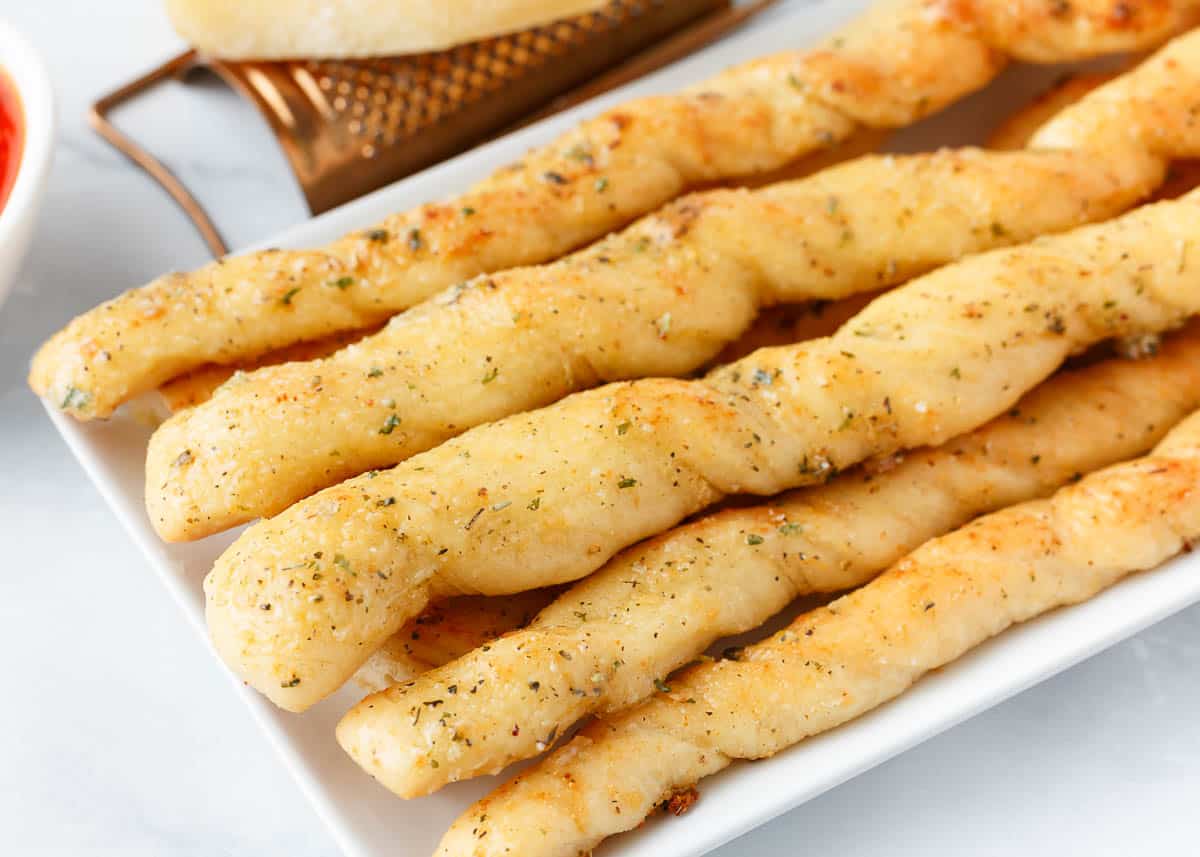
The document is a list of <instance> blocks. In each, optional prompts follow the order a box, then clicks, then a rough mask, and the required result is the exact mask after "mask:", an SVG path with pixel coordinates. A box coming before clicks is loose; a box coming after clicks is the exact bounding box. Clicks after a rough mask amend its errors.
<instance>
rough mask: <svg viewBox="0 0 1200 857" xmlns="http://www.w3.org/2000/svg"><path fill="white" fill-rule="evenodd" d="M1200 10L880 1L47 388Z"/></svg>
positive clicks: (225, 345) (617, 210)
mask: <svg viewBox="0 0 1200 857" xmlns="http://www.w3.org/2000/svg"><path fill="white" fill-rule="evenodd" d="M1198 5H1200V4H1198V3H1197V2H1196V0H1142V2H1136V0H1074V2H1072V3H1069V4H1067V3H1047V2H1044V0H1021V2H1011V0H881V2H879V3H877V4H876V5H874V6H873V7H872V8H871V9H870V10H869V11H867V12H866V13H865V14H864V15H862V16H860V17H859V18H857V19H856V20H855V21H853V22H851V23H850V24H849V25H848V26H847V27H845V28H844V29H842V30H841V31H840V32H839V33H837V34H836V35H834V36H832V37H830V38H828V39H826V40H825V41H824V42H823V43H821V44H820V45H819V46H817V47H816V48H814V49H811V50H804V51H792V52H787V53H782V54H777V55H774V56H771V57H767V58H765V59H761V60H758V61H755V62H751V63H747V64H744V65H741V66H737V67H735V68H733V69H731V70H729V71H727V72H725V73H723V74H720V75H718V76H717V77H715V78H712V79H711V80H709V81H706V82H704V83H702V84H700V85H698V86H695V87H692V88H690V89H687V90H685V91H683V92H681V93H679V94H676V95H666V96H657V97H650V98H643V99H639V100H636V101H632V102H629V103H627V104H625V105H623V106H620V107H617V108H614V109H611V110H608V111H607V112H605V113H603V114H602V115H600V116H599V117H597V118H595V119H592V120H590V121H587V122H585V123H583V124H582V125H580V126H579V127H577V128H576V129H574V130H572V131H570V132H568V133H566V134H564V135H563V136H562V137H560V138H559V139H557V140H555V141H554V142H553V143H551V144H549V145H546V146H544V147H542V148H539V149H536V150H534V151H532V152H530V153H529V154H528V155H527V156H526V157H525V158H524V159H523V160H521V161H520V162H518V163H515V164H513V165H511V166H509V167H507V168H505V169H502V170H501V171H499V172H497V173H496V174H494V175H493V176H492V177H490V178H489V179H487V180H485V181H483V182H481V183H479V184H478V185H476V186H475V187H474V188H472V189H471V190H469V191H467V192H466V193H464V194H462V195H461V196H459V197H457V198H454V199H452V200H450V201H448V202H445V203H432V204H427V205H424V206H422V207H420V208H418V209H415V210H412V211H407V212H402V213H399V214H396V215H393V216H391V217H389V218H387V219H386V220H384V221H383V222H382V223H380V224H379V225H378V226H377V227H375V228H373V229H368V230H364V231H362V232H359V233H355V234H352V235H349V236H347V237H345V238H343V239H341V240H339V241H337V242H334V243H333V244H331V245H329V246H327V247H325V248H323V249H320V250H309V251H296V250H286V251H284V250H276V251H265V252H259V253H253V254H249V255H245V256H234V257H230V258H227V259H223V260H220V261H218V262H216V263H213V264H211V265H208V266H205V267H203V268H201V269H199V270H197V271H194V272H192V273H175V274H168V275H166V276H164V277H162V278H160V279H158V280H155V281H154V282H152V283H150V284H149V285H146V286H143V287H141V288H137V289H133V290H131V291H128V292H126V293H125V294H123V295H121V296H119V297H117V298H115V299H113V300H111V301H109V302H107V303H105V304H102V305H101V306H100V307H98V308H96V309H94V310H92V311H90V312H88V313H85V314H84V315H82V316H80V317H78V318H76V319H75V320H74V321H72V322H71V323H70V324H69V325H68V326H67V327H66V328H65V329H63V330H62V331H60V332H59V333H57V334H55V335H54V336H53V337H52V338H51V339H50V340H49V342H47V343H46V344H45V345H44V346H43V347H42V349H41V350H40V351H39V352H38V354H37V356H36V357H35V359H34V362H33V367H32V371H31V374H30V379H29V380H30V384H31V386H32V387H33V389H34V390H35V391H36V392H37V393H38V394H39V395H42V396H44V397H46V398H48V399H49V400H50V401H52V402H53V403H54V404H55V405H57V406H59V407H61V408H62V409H63V410H65V411H67V412H69V413H71V414H73V415H74V416H76V417H79V418H81V419H92V418H96V417H105V416H107V415H109V414H110V413H112V411H113V410H114V408H116V407H117V406H118V405H119V404H120V403H121V402H123V401H125V400H126V399H128V398H130V397H132V396H134V395H137V394H138V393H140V392H144V391H148V390H151V389H153V388H155V387H157V386H158V385H160V384H161V383H163V382H164V381H166V380H168V379H170V378H172V377H175V376H177V375H180V374H182V373H184V372H186V371H188V370H190V369H193V368H196V367H198V366H201V365H203V364H206V363H214V362H215V363H234V362H238V361H241V360H245V359H249V358H253V357H255V356H257V355H259V354H262V353H265V352H268V351H271V350H274V349H277V348H281V347H284V346H287V345H291V344H293V343H295V342H298V341H302V340H308V339H318V338H321V337H324V336H327V335H329V334H331V333H334V332H337V331H341V330H347V329H353V328H359V327H368V326H370V325H372V324H377V323H379V322H381V321H383V320H384V319H386V318H387V317H388V316H390V315H392V314H393V313H395V312H397V311H399V310H402V309H405V308H407V307H410V306H412V305H414V304H416V303H418V302H420V301H421V300H423V299H425V298H426V297H429V296H430V295H432V294H434V293H436V292H437V291H439V290H440V289H443V288H445V287H447V286H449V285H451V284H453V283H456V282H460V281H462V280H465V279H467V278H469V277H472V276H474V275H476V274H480V273H484V272H490V271H496V270H500V269H504V268H511V267H515V266H518V265H528V264H534V263H539V262H544V261H547V260H549V259H553V258H557V257H558V256H560V255H561V254H563V253H564V252H567V251H569V250H571V249H572V248H575V247H578V246H580V245H582V244H585V243H587V242H588V241H591V240H594V239H596V238H598V237H600V236H601V235H604V234H605V233H606V232H608V231H609V230H611V229H614V228H616V227H618V226H621V225H622V224H624V223H626V222H628V221H629V220H631V219H632V218H634V217H636V216H638V215H641V214H644V213H645V212H647V211H651V210H653V209H654V208H657V207H658V206H660V205H662V204H663V203H665V202H667V201H668V200H670V199H672V198H674V197H676V196H678V195H679V194H680V193H681V192H683V191H685V190H686V189H688V188H689V187H694V186H695V185H697V184H701V183H706V182H714V181H720V180H729V179H736V178H738V177H740V176H752V175H754V174H758V173H764V172H769V171H771V170H774V169H776V168H778V167H781V166H783V165H785V164H786V163H788V162H789V161H793V160H795V159H796V158H798V157H801V156H803V155H805V154H806V153H808V152H812V151H814V150H818V149H820V148H822V147H826V146H829V145H831V144H833V143H836V142H838V141H839V140H842V139H844V138H846V137H847V136H849V135H850V134H851V133H852V132H853V131H854V130H855V129H857V128H860V127H862V126H869V127H893V126H900V125H906V124H909V123H911V122H913V121H915V120H917V119H919V118H921V117H922V116H925V115H927V114H929V113H931V112H933V111H936V110H938V109H940V108H942V107H944V106H945V105H946V104H949V103H950V102H952V101H954V100H956V99H957V98H959V97H961V96H963V95H965V94H967V93H969V92H972V91H974V90H976V89H978V88H980V87H981V86H983V85H984V84H986V83H987V82H988V81H989V80H991V79H992V77H994V76H995V74H996V73H997V71H998V70H999V69H1000V68H1001V67H1002V66H1003V65H1004V61H1005V60H1004V57H1005V55H1008V56H1013V57H1018V58H1028V59H1033V60H1037V61H1062V60H1067V59H1072V58H1077V57H1082V56H1091V55H1095V54H1099V53H1111V52H1115V51H1121V50H1130V49H1134V48H1138V47H1143V46H1147V45H1152V44H1155V43H1157V42H1159V41H1161V40H1162V39H1165V38H1166V37H1168V36H1169V35H1170V34H1171V33H1173V32H1177V31H1178V30H1180V29H1181V28H1182V27H1183V26H1185V25H1186V24H1187V23H1188V22H1189V21H1190V20H1191V19H1192V18H1193V17H1194V15H1195V12H1196V9H1197V6H1198ZM948 68H952V69H954V73H953V74H946V73H945V70H946V69H948Z"/></svg>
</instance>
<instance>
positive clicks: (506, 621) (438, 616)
mask: <svg viewBox="0 0 1200 857" xmlns="http://www.w3.org/2000/svg"><path fill="white" fill-rule="evenodd" d="M866 304H867V301H866V299H865V297H864V296H858V297H854V298H848V299H846V300H844V301H836V302H834V303H832V304H829V305H824V304H813V305H807V306H781V307H776V308H775V309H773V310H768V311H767V312H765V313H763V314H762V315H760V316H759V317H758V319H757V320H756V321H755V323H754V326H753V327H752V328H751V329H750V331H749V332H747V334H746V335H745V336H743V337H741V338H739V339H738V340H737V342H735V343H733V344H732V345H731V346H730V347H729V348H727V349H726V350H725V351H724V352H723V353H722V355H721V358H720V359H721V362H729V361H731V360H736V359H738V358H739V357H743V356H745V355H746V354H749V353H750V352H751V351H754V350H755V349H756V348H763V347H766V346H768V345H783V344H788V343H793V342H799V341H801V340H805V339H813V338H816V337H818V336H828V335H829V334H831V333H833V332H834V331H835V330H837V329H838V328H839V327H841V325H842V323H843V322H844V321H846V320H847V319H849V318H850V317H851V316H853V315H854V314H855V313H856V312H858V311H859V310H861V309H862V308H863V307H864V306H866ZM1198 404H1200V403H1198ZM556 593H557V589H555V588H552V589H535V590H532V591H529V592H517V593H514V594H512V595H492V596H486V597H478V596H465V597H462V598H452V599H450V600H448V601H443V602H440V603H438V604H434V605H432V606H431V607H429V608H428V609H426V610H425V611H423V612H422V613H421V615H420V616H417V617H416V618H415V619H413V620H411V621H410V622H409V623H408V624H407V625H405V626H404V627H403V628H401V629H400V630H399V631H397V632H396V633H395V634H393V635H392V636H391V637H390V638H389V639H388V640H387V642H386V643H384V644H383V646H381V647H380V648H379V649H377V650H376V651H375V652H374V653H373V654H372V655H371V657H370V658H369V659H368V660H367V662H366V663H365V664H363V665H362V667H360V668H359V669H358V671H357V672H356V673H355V674H354V681H355V682H356V683H357V684H358V685H360V686H361V687H364V688H366V689H367V690H371V691H378V690H385V689H386V688H388V687H391V686H392V685H393V684H397V683H399V682H402V681H408V680H409V679H412V678H415V677H416V676H418V675H420V674H421V673H423V672H426V671H428V670H431V669H433V668H434V667H439V666H442V665H443V664H445V663H448V662H450V661H452V660H454V659H455V658H458V657H461V656H463V655H465V654H466V653H467V652H469V651H471V650H472V649H477V648H479V646H481V645H483V644H484V643H489V642H491V641H492V640H494V639H495V638H497V637H499V636H501V635H502V634H505V633H507V632H509V631H514V630H516V629H518V628H522V627H524V626H525V625H527V624H528V623H529V620H530V619H532V618H533V616H534V615H535V614H536V613H537V612H538V611H539V610H541V609H542V608H543V607H545V606H546V605H547V604H549V603H550V602H551V601H552V600H554V595H555V594H556Z"/></svg>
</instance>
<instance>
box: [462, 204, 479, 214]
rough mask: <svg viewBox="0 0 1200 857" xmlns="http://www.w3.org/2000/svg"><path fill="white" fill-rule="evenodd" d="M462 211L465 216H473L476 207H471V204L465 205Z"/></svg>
mask: <svg viewBox="0 0 1200 857" xmlns="http://www.w3.org/2000/svg"><path fill="white" fill-rule="evenodd" d="M460 211H461V212H462V216H463V217H471V216H472V215H474V214H475V209H473V208H471V206H469V205H464V206H463V207H462V208H461V209H460Z"/></svg>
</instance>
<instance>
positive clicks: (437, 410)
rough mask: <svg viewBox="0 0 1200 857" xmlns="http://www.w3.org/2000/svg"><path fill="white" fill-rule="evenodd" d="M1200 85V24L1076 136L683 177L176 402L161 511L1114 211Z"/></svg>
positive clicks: (195, 532) (161, 433) (161, 436)
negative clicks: (611, 219)
mask: <svg viewBox="0 0 1200 857" xmlns="http://www.w3.org/2000/svg"><path fill="white" fill-rule="evenodd" d="M1198 100H1200V32H1197V33H1194V34H1191V35H1188V36H1184V37H1181V38H1180V39H1178V40H1177V41H1176V42H1174V43H1172V44H1171V45H1169V46H1168V47H1167V48H1165V49H1163V50H1162V51H1160V52H1159V53H1158V54H1157V55H1156V56H1155V57H1154V58H1153V59H1151V60H1149V61H1148V62H1146V63H1144V64H1143V65H1142V66H1141V67H1139V68H1138V69H1137V70H1136V71H1134V72H1132V73H1130V74H1129V75H1127V76H1126V77H1123V78H1121V79H1119V80H1117V81H1114V82H1112V83H1110V84H1109V85H1108V86H1107V87H1105V88H1104V89H1103V90H1101V91H1100V92H1097V93H1094V94H1093V96H1092V97H1090V98H1087V99H1085V100H1084V101H1083V102H1081V103H1080V104H1078V105H1076V106H1075V107H1074V108H1072V109H1071V110H1069V111H1068V112H1067V116H1065V117H1064V119H1063V123H1065V124H1066V128H1065V129H1064V128H1062V127H1059V126H1057V125H1056V126H1054V128H1053V129H1048V131H1053V141H1054V144H1055V145H1056V146H1057V147H1058V148H1061V149H1063V150H1064V151H1037V152H1008V153H986V152H980V151H978V150H965V151H960V152H949V151H947V152H939V153H937V154H933V155H918V156H913V157H909V158H891V157H887V158H865V159H860V160H858V161H856V162H853V163H851V164H847V165H843V166H840V167H835V168H833V169H830V170H826V171H825V172H822V173H819V174H817V175H815V176H813V177H810V178H808V179H805V180H802V181H798V182H792V183H785V184H781V185H776V186H773V187H770V188H767V189H764V190H760V191H757V192H747V191H740V192H739V191H718V192H711V193H707V194H700V195H695V196H691V197H685V198H684V199H681V200H679V201H677V202H675V203H672V204H670V205H668V206H667V207H666V208H664V209H663V210H662V211H660V212H659V213H657V214H655V215H652V216H650V217H648V218H645V219H643V220H642V221H640V222H638V223H637V224H635V225H634V226H632V227H630V228H629V229H627V230H625V232H623V233H621V234H619V235H616V236H613V237H611V238H609V239H607V240H605V241H602V242H600V243H598V244H596V245H593V246H592V247H590V248H588V249H587V250H584V251H582V252H580V253H577V254H575V255H574V256H571V257H568V258H567V259H564V260H562V261H560V262H558V263H555V264H552V265H548V266H543V267H540V268H528V269H516V270H512V271H507V272H504V273H502V274H496V275H493V276H490V277H485V278H482V279H478V280H475V281H472V282H470V283H467V284H465V285H462V286H458V287H456V288H454V289H453V290H451V291H450V292H448V293H445V294H443V295H442V296H440V297H439V298H435V299H434V300H433V301H432V302H429V303H426V304H424V305H422V306H420V307H418V308H416V309H414V310H412V311H410V312H408V313H406V314H403V315H400V316H397V317H396V318H394V319H393V320H392V322H391V323H390V324H389V325H388V327H387V328H386V329H385V330H384V331H383V332H382V333H379V334H377V335H376V336H373V337H370V338H368V339H365V340H362V341H361V342H360V343H358V344H357V345H356V346H354V347H351V348H347V349H344V350H343V351H340V352H338V353H336V354H334V355H333V356H331V357H328V358H326V359H324V360H319V361H315V362H312V363H293V364H289V365H284V366H276V367H272V368H269V369H266V370H263V371H261V372H258V373H256V374H253V375H251V376H249V377H244V378H242V379H241V381H240V382H239V383H237V384H229V385H227V386H225V387H224V388H222V389H221V390H220V391H219V392H218V393H217V394H216V395H215V396H214V398H213V399H212V400H211V401H210V402H208V403H206V404H204V405H201V406H199V407H197V408H194V409H192V410H190V411H188V412H187V413H183V414H180V415H178V416H176V417H174V418H172V419H171V420H169V421H167V422H166V423H165V424H164V425H163V426H162V427H161V428H160V429H159V430H158V431H157V432H156V433H155V435H154V437H153V438H152V439H151V442H150V447H149V450H148V452H147V464H146V502H147V510H148V512H149V514H150V519H151V521H152V522H153V523H154V526H155V528H156V529H157V530H158V532H159V534H160V535H161V536H163V538H166V539H168V540H179V539H191V538H198V537H201V536H205V535H208V534H210V533H212V532H215V531H218V530H221V529H225V528H227V527H230V526H233V525H236V524H239V523H243V522H245V521H247V520H250V519H253V518H255V517H261V516H266V515H271V514H275V513H276V512H279V511H281V510H282V509H284V508H286V507H287V506H289V505H291V504H292V503H293V502H295V501H296V500H299V499H300V498H302V497H305V496H307V495H309V494H311V493H313V492H314V491H316V490H319V489H320V488H324V487H326V486H327V485H331V484H333V483H336V482H338V481H341V480H342V479H344V478H346V477H349V476H353V475H356V474H358V473H361V472H363V471H365V470H369V469H371V468H373V467H385V466H390V465H392V464H395V463H396V462H397V461H401V460H403V459H405V458H408V457H409V456H411V455H413V454H415V453H418V452H421V451H423V450H426V449H429V448H431V447H433V446H435V445H437V444H438V443H440V442H441V441H443V440H445V439H447V438H449V437H452V436H454V435H456V434H458V433H460V432H461V431H463V430H465V429H467V428H470V427H471V426H474V425H479V424H481V423H484V422H488V421H491V420H494V419H499V418H500V417H503V416H507V415H508V414H511V413H516V412H518V411H522V410H530V409H532V408H536V407H541V406H543V405H546V404H549V403H551V402H553V401H556V400H557V399H560V398H562V397H563V396H565V395H567V394H568V393H571V392H574V391H576V390H580V389H584V388H587V387H590V386H594V385H595V384H596V383H598V382H605V381H615V380H622V379H626V378H635V377H645V376H656V375H658V376H673V375H682V374H686V373H687V372H689V371H692V370H695V369H697V368H699V367H700V366H702V365H704V364H705V363H707V362H708V361H710V360H711V359H712V358H713V357H714V356H716V354H717V353H718V352H719V351H720V350H721V348H722V347H723V346H724V345H725V344H727V343H729V342H731V341H732V340H734V339H736V338H737V337H738V336H739V335H740V334H741V333H742V332H743V331H745V330H746V328H747V327H748V326H749V325H750V324H751V322H752V320H753V318H754V316H755V314H756V313H757V312H758V311H759V310H760V309H761V308H762V307H764V306H768V305H771V304H774V303H779V302H789V301H790V302H795V301H799V300H804V299H814V298H820V299H827V298H842V297H846V296H849V295H852V294H855V293H858V292H863V291H868V290H872V289H877V288H879V287H881V286H890V285H894V284H896V283H899V282H902V281H903V280H905V279H908V278H909V277H911V276H914V275H915V274H919V273H922V272H924V271H927V270H930V269H931V268H934V267H936V266H938V265H940V264H945V263H947V262H950V261H953V260H954V259H956V258H959V257H961V256H963V255H966V254H968V253H972V252H977V251H980V250H985V249H988V248H990V247H995V246H1000V245H1007V244H1012V243H1018V242H1020V241H1025V240H1029V239H1030V238H1033V237H1035V236H1037V235H1041V234H1046V233H1049V232H1056V231H1061V230H1063V229H1066V228H1069V227H1071V226H1075V225H1078V224H1080V223H1083V222H1088V221H1092V220H1100V219H1104V218H1106V217H1110V216H1112V215H1114V214H1116V213H1117V212H1119V211H1121V210H1123V209H1125V208H1127V207H1128V206H1130V205H1131V204H1133V203H1134V202H1136V201H1137V200H1138V199H1140V198H1144V197H1145V196H1146V195H1147V194H1148V193H1149V192H1150V191H1151V190H1152V189H1153V188H1154V187H1155V186H1156V185H1157V184H1158V183H1159V182H1160V181H1161V180H1162V177H1163V175H1164V172H1165V167H1166V163H1165V160H1166V159H1168V158H1172V157H1179V156H1188V155H1198V154H1200V131H1193V130H1191V129H1190V128H1187V127H1186V126H1183V123H1184V121H1185V120H1186V117H1187V116H1188V115H1189V111H1190V108H1191V106H1192V105H1194V104H1195V103H1196V102H1197V101H1198ZM1113 105H1121V106H1123V108H1124V109H1123V110H1122V112H1120V113H1119V114H1117V113H1115V111H1114V110H1113ZM1090 113H1096V114H1098V115H1099V117H1100V118H1099V119H1092V118H1089V114H1090ZM1076 114H1083V116H1082V118H1075V117H1076ZM1180 117H1182V118H1180ZM1167 122H1171V123H1175V125H1177V126H1181V130H1180V131H1179V133H1176V134H1165V133H1164V127H1169V126H1166V123H1167ZM1071 123H1073V124H1071ZM1072 129H1075V130H1077V131H1078V133H1074V134H1073V133H1072ZM1093 141H1095V142H1096V143H1097V144H1098V145H1102V146H1103V148H1099V149H1094V148H1093V145H1092V143H1093ZM1118 143H1119V145H1118ZM749 224H753V228H748V225H749ZM300 435H302V436H303V438H304V442H303V443H297V442H296V440H297V437H298V436H300Z"/></svg>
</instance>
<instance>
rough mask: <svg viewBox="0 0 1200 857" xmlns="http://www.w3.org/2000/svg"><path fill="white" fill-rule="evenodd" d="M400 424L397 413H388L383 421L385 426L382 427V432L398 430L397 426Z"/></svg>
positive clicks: (380, 430)
mask: <svg viewBox="0 0 1200 857" xmlns="http://www.w3.org/2000/svg"><path fill="white" fill-rule="evenodd" d="M398 425H400V417H399V416H397V415H396V414H388V418H387V419H386V420H384V421H383V426H382V427H380V429H379V433H380V434H391V433H392V432H394V431H395V430H396V426H398Z"/></svg>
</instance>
